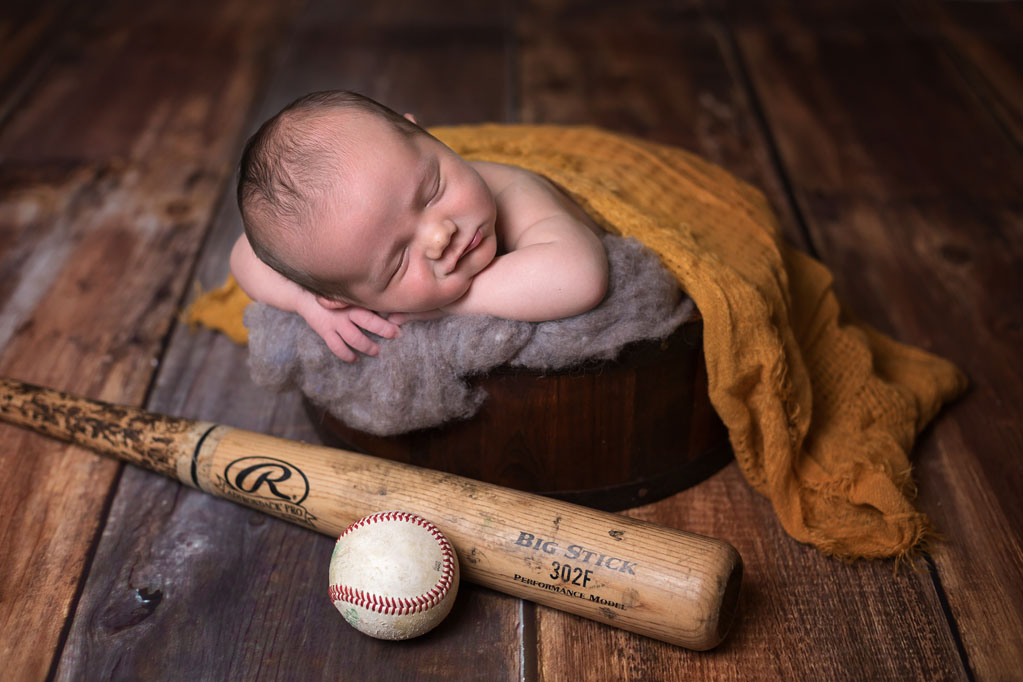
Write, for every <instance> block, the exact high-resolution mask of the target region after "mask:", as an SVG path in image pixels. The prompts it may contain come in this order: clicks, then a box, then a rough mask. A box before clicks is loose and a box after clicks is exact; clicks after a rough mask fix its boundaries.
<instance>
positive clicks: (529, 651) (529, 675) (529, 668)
mask: <svg viewBox="0 0 1023 682" xmlns="http://www.w3.org/2000/svg"><path fill="white" fill-rule="evenodd" d="M539 645H540V642H539V640H538V639H537V633H536V606H535V605H533V604H532V603H531V602H528V601H526V600H525V599H520V600H519V680H520V682H537V680H539V679H540V671H539V658H540V655H539V653H540V652H539V651H538V650H537V649H538V647H539Z"/></svg>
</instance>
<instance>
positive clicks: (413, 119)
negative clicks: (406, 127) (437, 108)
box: [405, 114, 419, 125]
mask: <svg viewBox="0 0 1023 682" xmlns="http://www.w3.org/2000/svg"><path fill="white" fill-rule="evenodd" d="M405 118H407V119H408V120H410V121H412V122H413V123H415V124H416V125H419V121H417V120H416V117H415V116H413V115H412V114H405Z"/></svg>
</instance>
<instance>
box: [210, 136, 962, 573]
mask: <svg viewBox="0 0 1023 682" xmlns="http://www.w3.org/2000/svg"><path fill="white" fill-rule="evenodd" d="M431 132H433V133H434V134H435V135H436V136H437V137H438V138H440V139H441V140H442V141H444V142H445V143H446V144H447V145H448V146H450V147H451V148H452V149H453V150H454V151H456V152H457V153H459V154H460V155H462V156H463V157H464V158H466V159H471V160H487V161H497V162H501V163H508V164H514V165H517V166H521V167H524V168H528V169H529V170H532V171H534V172H536V173H539V174H541V175H544V176H546V177H547V178H549V179H551V180H553V181H554V182H556V183H558V184H559V185H560V186H561V187H562V188H564V189H565V190H566V191H567V192H569V193H570V194H571V195H572V197H573V198H574V199H575V200H576V201H577V202H578V203H579V204H580V205H581V206H582V207H583V208H584V209H586V211H587V212H588V213H589V214H590V215H591V216H593V218H594V219H595V220H597V221H598V222H599V223H600V224H601V225H602V226H603V227H605V228H606V229H607V230H609V231H611V232H614V233H618V234H621V235H624V236H631V237H635V238H637V239H639V240H640V241H641V242H643V243H644V244H646V245H647V246H648V247H650V248H651V249H653V250H654V251H656V252H657V253H658V254H659V255H660V256H661V258H662V260H663V262H664V264H665V265H666V266H667V267H668V269H669V270H670V271H671V272H672V273H673V274H674V275H675V277H676V278H677V279H678V282H679V284H680V285H681V286H682V288H683V289H684V290H685V291H686V292H687V293H688V294H689V295H690V296H691V297H692V298H693V300H694V301H695V302H696V305H697V307H698V308H699V310H700V312H701V313H702V315H703V319H704V354H705V356H706V362H707V373H708V383H709V391H710V399H711V402H712V403H713V405H714V407H715V409H716V410H717V412H718V414H719V415H720V417H721V419H722V421H723V422H724V423H725V425H726V426H727V427H728V431H729V435H730V439H731V443H732V447H733V449H734V451H735V456H736V460H737V461H738V463H739V466H740V468H741V469H742V472H743V474H744V475H745V476H746V479H747V480H748V481H749V482H750V484H751V485H752V486H753V487H754V488H755V489H756V490H758V491H759V492H761V493H762V494H763V495H765V496H766V497H768V498H769V499H770V500H771V502H772V503H773V505H774V509H775V511H776V513H777V514H778V518H779V520H780V521H781V523H782V525H783V526H784V528H785V530H786V531H788V533H789V534H791V535H792V536H793V537H794V538H796V539H797V540H800V541H802V542H807V543H812V544H813V545H815V546H816V547H817V548H818V549H820V550H821V551H822V552H823V553H825V554H828V555H837V556H840V557H843V558H846V559H853V558H861V557H889V556H899V557H901V556H904V555H906V554H907V553H908V552H911V551H912V550H914V549H917V548H919V546H920V544H921V543H922V542H923V541H924V539H925V538H926V537H927V536H928V535H929V533H930V524H929V521H928V519H927V517H926V516H925V515H924V514H922V513H920V512H919V511H917V510H916V508H915V507H914V505H913V503H912V502H911V500H912V498H913V497H914V495H915V487H914V484H913V481H912V476H911V465H910V462H909V457H908V453H909V451H910V449H911V447H912V445H913V440H914V438H915V437H916V435H917V434H918V433H919V432H920V430H921V429H922V428H923V426H924V425H925V424H926V423H927V422H928V421H929V420H930V419H931V418H932V417H933V416H934V415H935V413H936V412H937V411H938V409H939V408H940V407H941V405H942V403H943V402H945V401H947V400H949V399H951V398H953V397H954V396H956V395H957V394H959V393H960V392H962V391H963V390H964V389H965V387H966V378H965V377H964V376H963V374H962V373H961V372H960V371H959V370H958V369H957V368H956V367H955V366H953V365H952V364H950V363H949V362H947V361H945V360H943V359H941V358H938V357H936V356H934V355H931V354H929V353H926V352H923V351H921V350H917V349H914V348H911V347H908V346H905V345H902V344H899V343H897V342H895V341H892V340H891V339H889V338H887V337H885V336H883V335H881V334H880V333H878V332H876V331H874V330H872V329H870V328H869V327H867V326H866V325H863V324H860V323H857V322H853V321H850V320H848V319H846V316H845V315H844V314H843V311H842V308H841V305H840V304H839V302H838V301H837V299H836V298H835V296H834V294H833V293H832V289H831V284H832V278H831V275H830V273H829V272H828V270H827V269H826V268H825V267H824V266H823V265H821V264H820V263H818V262H817V261H815V260H813V259H812V258H810V257H808V256H806V255H804V254H802V253H800V252H798V251H796V250H794V249H792V248H790V247H788V246H786V245H785V244H784V243H782V239H781V235H780V230H779V226H778V223H777V220H776V219H775V217H774V215H773V214H772V212H771V210H770V208H769V207H768V204H767V202H766V200H765V199H764V197H763V195H762V194H761V193H760V192H759V191H757V190H756V189H754V188H753V187H751V186H749V185H747V184H745V183H743V182H741V181H739V180H737V179H736V178H734V177H733V176H731V175H730V174H729V173H727V172H726V171H724V170H722V169H721V168H718V167H716V166H714V165H712V164H710V163H708V162H706V161H703V160H702V159H700V158H698V157H696V156H694V155H692V154H690V153H688V152H685V151H683V150H680V149H675V148H671V147H666V146H663V145H658V144H654V143H649V142H644V141H642V140H638V139H634V138H630V137H627V136H622V135H617V134H612V133H609V132H606V131H602V130H599V129H595V128H589V127H560V126H510V125H482V126H459V127H451V128H436V129H432V130H431ZM225 292H226V293H225ZM236 293H237V288H236V287H233V288H232V287H231V286H229V287H227V289H225V290H224V291H222V292H221V294H220V298H221V299H222V300H224V301H228V302H229V303H230V305H231V306H235V307H236V308H235V310H234V312H231V313H230V314H231V315H235V316H236V319H237V320H239V321H240V314H241V310H242V308H243V307H244V303H245V302H247V301H246V299H244V296H242V298H241V299H240V300H239V299H236V298H232V297H233V296H235V295H236ZM200 303H202V302H201V301H200ZM194 312H195V311H193V313H194ZM223 312H224V310H223V309H221V310H220V311H219V313H218V314H222V313H223ZM194 319H196V320H197V321H202V322H204V323H207V324H212V325H213V326H220V325H222V324H223V323H225V322H227V320H224V319H220V320H219V322H218V320H217V319H216V318H215V317H214V319H210V318H209V317H208V316H207V318H206V319H203V317H202V316H201V315H200V316H194ZM229 325H230V323H229Z"/></svg>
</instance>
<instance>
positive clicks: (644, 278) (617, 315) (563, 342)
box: [244, 234, 694, 436]
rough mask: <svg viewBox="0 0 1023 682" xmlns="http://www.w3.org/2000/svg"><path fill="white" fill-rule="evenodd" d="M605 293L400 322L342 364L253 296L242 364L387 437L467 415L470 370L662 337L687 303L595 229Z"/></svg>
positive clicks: (591, 356) (603, 353)
mask: <svg viewBox="0 0 1023 682" xmlns="http://www.w3.org/2000/svg"><path fill="white" fill-rule="evenodd" d="M603 240H604V246H605V248H606V250H607V256H608V265H609V274H610V277H609V285H608V294H607V296H606V297H605V299H604V301H603V302H602V303H601V304H600V305H599V306H597V307H596V308H594V309H593V310H590V311H589V312H586V313H582V314H581V315H576V316H575V317H570V318H566V319H561V320H553V321H550V322H519V321H516V320H505V319H501V318H497V317H491V316H489V315H454V316H447V317H442V318H439V319H435V320H422V321H413V322H407V323H405V324H404V325H402V333H401V336H399V337H398V338H396V339H381V338H376V339H375V340H376V341H378V342H379V344H380V354H379V355H377V356H376V357H369V356H362V357H360V359H359V360H358V361H357V362H354V363H346V362H344V361H342V360H341V359H339V358H338V357H337V356H335V355H334V354H333V353H331V352H330V349H328V348H327V345H326V344H325V343H324V342H323V340H322V339H321V338H320V337H319V336H318V335H317V334H316V332H314V331H313V330H312V329H310V328H309V327H308V326H307V325H306V323H305V321H304V320H303V319H302V318H301V317H300V316H299V315H298V314H296V313H286V312H282V311H280V310H277V309H276V308H272V307H270V306H268V305H265V304H261V303H253V304H250V305H249V306H248V308H247V309H246V311H245V318H244V321H245V326H246V327H247V328H248V331H249V370H250V373H251V375H252V379H253V381H254V382H255V383H257V384H259V385H260V386H263V387H266V388H269V389H271V390H275V391H289V390H293V389H298V390H300V391H302V393H304V394H305V395H306V396H307V397H308V398H309V399H311V400H312V401H313V402H314V403H316V404H317V405H320V406H321V407H324V408H326V409H327V410H328V411H329V412H330V413H331V414H333V415H334V416H335V417H337V418H338V419H340V420H341V421H343V422H344V423H345V424H347V425H348V426H350V427H352V428H355V429H358V430H360V431H365V432H367V433H372V434H375V435H380V436H388V435H394V434H398V433H404V432H406V431H413V430H415V429H421V428H426V427H431V426H437V425H440V424H443V423H444V422H447V421H451V420H456V419H467V418H469V417H471V416H472V415H473V414H475V413H476V411H477V410H478V409H479V407H480V405H482V403H483V401H484V400H485V399H486V393H485V392H484V391H483V389H481V388H479V387H475V386H472V385H471V383H470V381H469V380H470V379H471V378H472V377H473V376H479V375H482V374H486V373H487V372H488V371H489V370H492V369H494V368H497V367H500V366H512V367H520V368H526V369H533V370H538V371H543V372H556V371H560V370H564V369H567V368H569V367H573V366H576V365H580V364H583V363H588V362H593V361H601V360H611V359H613V358H615V357H616V356H617V355H618V353H619V352H620V351H621V350H622V348H624V347H625V346H626V345H628V344H629V343H632V342H634V341H640V340H645V339H664V338H666V337H667V336H669V335H670V334H671V333H672V332H673V331H674V330H675V329H676V328H677V327H678V326H679V325H680V324H681V323H682V322H684V321H686V320H687V319H689V317H690V316H691V315H692V312H693V309H694V307H693V303H692V301H691V300H690V299H689V298H688V297H687V296H685V295H684V294H683V293H682V292H681V291H680V290H679V288H678V284H677V283H676V282H675V279H674V278H673V277H672V276H671V274H670V273H668V272H667V270H665V269H664V267H663V266H662V265H661V263H660V260H659V259H658V257H657V255H656V254H654V253H653V252H652V251H650V250H649V249H647V248H646V247H644V246H643V245H642V244H640V243H639V242H638V241H636V240H635V239H631V238H630V239H625V238H622V237H618V236H615V235H610V234H608V235H604V236H603Z"/></svg>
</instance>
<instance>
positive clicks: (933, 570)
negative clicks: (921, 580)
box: [923, 552, 976, 682]
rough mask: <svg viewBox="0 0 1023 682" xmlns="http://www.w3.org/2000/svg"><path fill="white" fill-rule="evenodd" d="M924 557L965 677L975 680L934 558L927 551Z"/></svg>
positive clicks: (972, 681)
mask: <svg viewBox="0 0 1023 682" xmlns="http://www.w3.org/2000/svg"><path fill="white" fill-rule="evenodd" d="M923 556H924V559H925V560H926V561H927V567H928V570H929V572H930V574H931V583H932V584H933V585H934V592H935V594H937V595H938V603H939V604H941V611H942V613H943V614H944V616H945V622H946V623H947V624H948V629H949V632H950V633H951V634H952V640H953V641H954V642H955V645H956V652H957V653H958V654H959V661H960V662H961V663H962V665H963V670H964V671H965V672H966V679H967V680H969V682H976V677H975V676H974V674H973V669H972V668H971V667H970V659H969V656H967V654H966V647H965V646H964V645H963V638H962V636H961V635H960V633H959V625H958V623H957V622H956V619H955V616H954V615H953V614H952V605H951V604H949V602H948V595H947V594H946V593H945V586H944V585H942V583H941V576H940V575H939V574H938V566H937V564H935V563H934V558H933V557H932V556H931V555H930V553H929V552H924V553H923Z"/></svg>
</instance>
